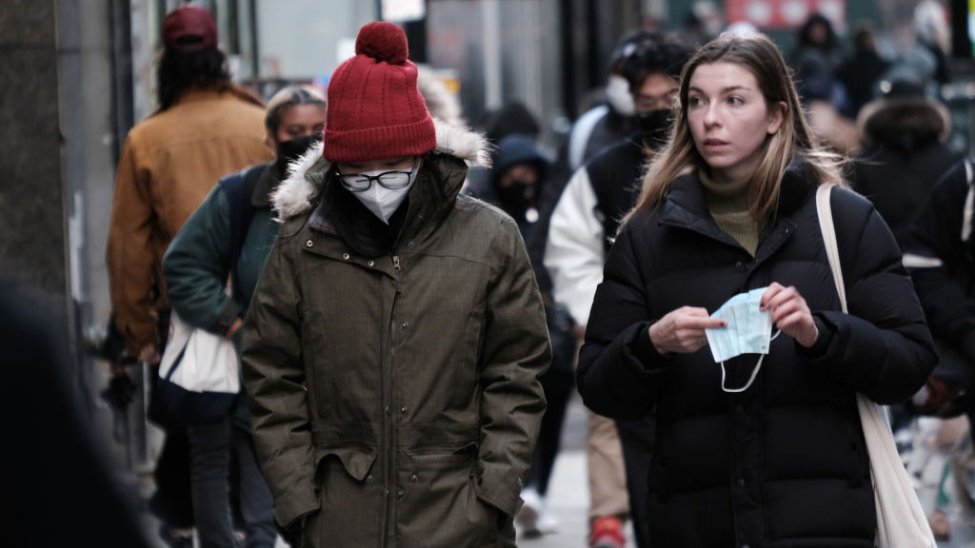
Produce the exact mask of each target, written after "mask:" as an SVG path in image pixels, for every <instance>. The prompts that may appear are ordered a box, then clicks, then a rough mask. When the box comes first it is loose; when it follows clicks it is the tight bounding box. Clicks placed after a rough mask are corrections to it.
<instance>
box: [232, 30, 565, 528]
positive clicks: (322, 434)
mask: <svg viewBox="0 0 975 548" xmlns="http://www.w3.org/2000/svg"><path fill="white" fill-rule="evenodd" d="M355 50H356V55H355V56H354V57H352V58H351V59H348V60H347V61H345V62H344V63H342V64H341V65H340V66H339V67H338V69H336V71H335V73H334V75H333V77H332V79H331V82H330V84H329V88H328V124H327V127H326V130H325V139H324V144H323V146H320V147H316V149H315V150H314V152H313V153H309V154H307V155H306V156H305V157H304V158H303V159H302V161H301V163H300V164H299V165H298V166H297V167H296V169H295V170H294V171H293V172H292V173H291V175H290V176H289V178H288V179H287V180H286V181H285V182H283V183H282V184H281V186H280V188H279V189H278V190H277V191H276V192H275V195H274V207H275V210H276V211H277V213H278V216H279V217H280V218H281V219H282V220H283V224H282V225H281V227H280V229H279V233H278V238H277V240H276V242H275V245H274V248H273V249H272V250H271V253H270V255H269V256H268V260H267V264H266V265H265V268H264V271H263V273H262V275H261V279H260V281H259V282H258V285H257V288H256V290H255V293H254V298H253V300H252V301H251V306H250V309H249V311H248V315H247V319H246V321H245V325H244V342H243V364H244V379H245V381H246V385H247V392H248V394H249V396H250V405H251V419H252V421H253V422H252V424H253V431H254V442H255V445H256V448H257V454H258V458H259V461H260V463H261V467H262V470H263V471H264V473H265V477H266V478H267V480H268V484H269V486H270V488H271V492H272V494H273V496H274V501H275V511H274V512H275V518H276V519H277V521H278V523H279V524H280V525H281V526H282V527H284V528H286V530H288V534H289V536H290V537H292V538H294V539H296V544H297V545H299V546H303V547H310V546H371V545H402V546H458V547H463V546H486V545H503V546H514V527H513V515H514V513H515V512H516V511H517V509H518V507H519V492H520V489H521V478H522V477H523V476H524V474H525V472H526V471H527V470H528V467H529V464H530V459H531V453H532V448H533V446H534V443H535V438H536V435H537V433H538V428H539V423H540V422H541V418H542V414H543V412H544V410H545V400H544V397H543V395H542V388H541V385H540V384H539V382H538V377H540V376H541V375H542V373H544V371H545V370H546V369H547V367H548V364H549V358H550V349H549V344H548V335H547V332H546V328H545V316H544V309H543V305H542V300H541V297H540V295H539V292H538V288H537V285H536V283H535V277H534V276H533V275H532V270H531V265H530V263H529V259H528V255H527V253H526V252H525V248H524V245H523V243H522V240H521V236H520V234H519V233H518V227H517V226H516V224H515V222H514V221H512V220H511V219H510V218H509V217H508V216H506V215H502V214H500V213H499V212H498V211H497V210H496V209H494V208H490V207H486V206H484V205H483V204H482V203H481V202H479V201H477V200H473V199H471V198H468V197H466V196H458V192H459V191H460V187H461V185H462V184H463V182H464V178H465V174H466V172H467V167H466V164H465V161H464V160H465V159H466V160H476V159H482V158H483V150H482V147H483V146H484V142H483V139H482V138H481V137H480V136H478V135H476V134H473V133H468V132H467V131H466V130H465V129H462V128H458V127H456V126H450V125H447V124H443V123H441V122H437V123H435V122H434V121H433V120H432V119H431V117H430V114H429V113H428V112H427V108H426V106H425V105H424V102H423V99H422V98H421V96H420V94H419V93H418V91H417V87H416V67H415V66H414V65H413V63H412V62H410V61H409V60H408V49H407V42H406V35H405V34H404V33H403V30H402V29H400V28H399V27H397V26H395V25H393V24H390V23H385V22H374V23H369V24H367V25H365V26H364V27H363V28H362V29H360V31H359V34H358V37H357V38H356V47H355ZM367 83H368V84H369V85H366V84H367Z"/></svg>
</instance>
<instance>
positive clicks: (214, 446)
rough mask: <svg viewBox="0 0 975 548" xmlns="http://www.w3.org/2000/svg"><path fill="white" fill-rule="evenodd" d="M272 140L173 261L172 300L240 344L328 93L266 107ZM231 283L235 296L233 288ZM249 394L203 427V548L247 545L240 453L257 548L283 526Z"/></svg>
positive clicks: (286, 96)
mask: <svg viewBox="0 0 975 548" xmlns="http://www.w3.org/2000/svg"><path fill="white" fill-rule="evenodd" d="M264 120H265V126H266V127H267V142H268V145H269V146H271V147H273V148H274V149H275V150H276V152H277V155H276V160H275V161H274V162H272V163H268V164H259V165H255V166H251V167H248V168H247V169H245V170H244V171H241V172H240V173H236V174H232V175H229V176H227V177H225V178H224V179H222V180H221V181H220V183H219V184H218V185H216V186H215V187H214V188H213V190H212V191H211V192H210V194H209V195H208V196H207V198H206V200H204V202H203V204H201V205H200V207H199V209H197V210H196V211H195V212H194V213H193V215H192V216H191V217H190V218H189V220H188V221H186V224H184V225H183V228H182V229H180V231H179V233H177V234H176V237H175V238H174V239H173V241H172V243H171V244H170V246H169V250H168V251H167V252H166V255H165V257H164V259H163V270H164V272H165V275H166V284H167V289H168V294H169V300H170V303H171V304H172V306H173V309H174V310H175V311H176V313H177V314H179V317H180V318H181V319H183V320H184V321H186V322H187V323H189V324H191V325H193V326H195V327H200V328H203V329H206V330H208V331H212V332H214V333H217V334H219V335H224V336H226V337H227V338H231V339H233V340H234V341H235V342H238V343H239V339H240V335H239V332H240V327H241V325H242V323H243V317H244V315H245V314H246V312H247V308H248V305H249V304H250V300H251V295H252V294H253V293H254V288H255V287H256V286H257V279H258V277H259V276H260V274H261V270H262V269H263V267H264V262H265V259H266V258H267V255H268V253H269V252H270V250H271V246H272V245H273V244H274V239H275V238H276V237H277V234H278V226H280V225H279V224H278V223H277V222H275V221H274V216H275V215H274V212H273V211H272V209H271V197H270V195H271V193H272V192H273V191H274V190H275V189H276V188H277V187H278V185H279V183H280V182H281V180H282V179H284V178H285V176H286V175H287V169H288V165H289V163H290V162H293V161H296V160H297V159H298V158H299V157H300V156H301V155H302V154H304V153H305V152H306V151H307V150H308V149H309V148H310V147H311V146H312V145H313V144H314V143H315V142H316V141H320V140H321V139H322V132H323V130H324V125H325V96H324V95H323V94H322V93H321V92H320V91H318V90H317V89H316V88H312V87H309V86H289V87H286V88H284V89H282V90H281V91H279V92H278V93H276V94H275V95H274V96H273V97H271V100H270V101H268V104H267V107H266V109H265V118H264ZM228 277H229V278H230V279H231V280H232V289H233V291H232V294H231V295H227V294H226V293H225V291H224V289H225V287H226V285H227V279H228ZM246 400H247V397H246V395H243V394H242V395H241V397H240V399H239V401H238V406H237V409H236V410H235V412H234V413H233V416H231V417H227V420H225V421H222V422H217V423H212V424H210V423H208V424H193V425H190V426H189V427H188V428H187V433H188V435H189V439H190V454H191V457H192V460H191V463H192V464H191V486H192V495H193V515H194V517H195V520H196V528H197V532H198V534H199V537H200V545H201V546H202V547H203V548H208V547H222V546H237V545H238V543H237V541H236V540H235V538H234V533H233V520H232V519H231V512H230V505H229V491H230V489H229V483H228V481H229V478H228V476H229V471H230V462H231V454H232V453H233V454H235V455H236V456H237V459H236V462H237V464H238V471H239V473H238V474H237V477H238V478H239V484H238V486H237V489H236V491H237V493H238V494H239V498H240V510H241V514H242V518H243V524H242V525H243V527H244V534H245V540H244V542H243V543H240V545H241V546H247V547H249V548H256V547H266V548H271V547H273V546H274V542H275V538H276V536H277V529H276V527H275V524H274V519H273V517H272V514H271V512H272V500H271V493H270V492H269V491H268V487H267V484H266V482H265V481H264V478H263V476H262V475H261V472H260V470H259V469H258V465H257V459H256V457H255V455H254V443H253V440H252V437H251V432H250V418H249V416H248V411H247V401H246Z"/></svg>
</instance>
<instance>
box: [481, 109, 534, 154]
mask: <svg viewBox="0 0 975 548" xmlns="http://www.w3.org/2000/svg"><path fill="white" fill-rule="evenodd" d="M483 125H484V136H485V137H487V140H488V142H489V143H491V144H492V145H494V146H497V145H498V143H500V142H501V139H504V138H505V137H507V136H509V135H525V136H527V137H528V138H530V139H533V140H534V139H538V134H539V133H540V132H541V127H540V126H539V125H538V119H537V118H536V117H535V115H534V114H532V112H531V110H529V109H528V107H527V106H525V104H524V103H522V102H521V101H518V100H514V101H509V102H507V103H505V105H504V106H503V107H501V108H499V109H498V110H496V111H492V112H490V113H489V114H488V115H487V116H486V117H485V120H484V124H483Z"/></svg>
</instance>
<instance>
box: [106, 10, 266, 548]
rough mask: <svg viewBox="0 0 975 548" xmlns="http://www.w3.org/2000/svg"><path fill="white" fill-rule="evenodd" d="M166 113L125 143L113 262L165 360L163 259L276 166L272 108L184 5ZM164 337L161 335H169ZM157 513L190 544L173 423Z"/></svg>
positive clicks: (167, 72) (170, 52)
mask: <svg viewBox="0 0 975 548" xmlns="http://www.w3.org/2000/svg"><path fill="white" fill-rule="evenodd" d="M162 38H163V44H164V50H163V54H162V57H161V58H160V60H159V66H158V68H157V72H156V74H157V79H158V81H157V93H158V102H159V110H157V111H156V112H155V113H154V114H153V115H152V116H150V117H149V118H148V119H146V120H144V121H142V122H140V123H139V124H137V125H136V126H135V127H134V128H132V130H131V131H129V134H128V136H127V137H126V139H125V146H124V148H123V150H122V155H121V158H120V159H119V165H118V170H117V173H116V179H115V196H114V199H113V202H112V215H111V219H110V221H109V235H108V249H107V253H106V255H107V263H108V276H109V285H110V288H111V298H112V310H113V313H114V314H115V320H116V324H117V326H118V328H119V330H120V331H121V332H122V334H123V336H124V337H125V339H126V344H127V347H128V349H129V352H130V353H131V354H132V355H134V356H139V357H140V359H141V360H142V361H144V362H148V363H150V364H158V362H159V356H160V354H161V352H162V345H163V344H164V343H165V334H166V333H168V332H169V328H168V319H167V318H168V311H169V303H168V300H167V296H166V287H165V283H164V281H163V276H162V271H161V268H162V256H163V253H164V252H165V250H166V247H167V246H168V245H169V242H170V240H171V239H172V237H173V236H174V235H175V234H176V233H177V232H178V231H179V229H180V227H181V226H182V225H183V223H184V222H185V221H186V219H188V218H189V216H190V215H191V214H192V213H193V211H195V210H196V208H197V206H199V205H200V203H201V202H202V201H203V198H204V197H205V196H206V195H207V193H208V192H209V191H210V189H211V188H213V185H214V184H215V183H216V181H217V180H218V179H219V178H220V177H221V176H223V175H225V174H228V173H231V172H234V171H237V170H240V169H242V168H244V167H246V166H248V165H251V164H254V163H258V162H263V161H267V160H269V159H270V158H271V157H272V155H271V151H270V150H269V149H268V148H267V146H266V145H265V143H264V129H263V126H264V124H263V118H264V114H263V109H262V108H261V104H260V101H259V100H258V99H256V98H255V97H254V96H253V95H252V94H251V93H249V92H248V91H246V90H244V89H242V88H239V87H237V86H235V85H233V84H232V83H231V82H230V76H229V74H228V73H227V66H226V57H225V56H224V54H223V53H222V52H221V51H220V50H219V49H217V27H216V23H215V22H214V20H213V17H211V15H210V14H209V12H207V11H206V10H204V9H203V8H200V7H197V6H192V5H184V6H181V7H179V8H177V9H175V10H173V11H172V12H170V13H169V15H167V16H166V18H165V20H164V21H163V28H162ZM160 334H162V335H161V336H160ZM165 444H166V445H165V446H164V448H163V451H162V454H161V456H160V458H159V461H158V462H157V466H156V487H157V492H156V495H154V497H153V500H152V501H151V503H150V508H152V509H153V511H154V512H156V514H157V515H158V516H159V517H160V519H161V520H162V521H163V528H162V533H163V536H164V537H165V538H167V539H169V540H170V541H171V542H172V544H173V545H174V546H182V545H187V543H189V542H191V541H192V539H191V537H190V531H189V530H188V529H189V528H191V527H192V524H193V517H192V508H191V503H190V501H189V489H188V486H189V465H188V463H189V454H188V449H187V444H186V434H185V431H183V430H181V429H180V428H177V427H167V429H166V442H165Z"/></svg>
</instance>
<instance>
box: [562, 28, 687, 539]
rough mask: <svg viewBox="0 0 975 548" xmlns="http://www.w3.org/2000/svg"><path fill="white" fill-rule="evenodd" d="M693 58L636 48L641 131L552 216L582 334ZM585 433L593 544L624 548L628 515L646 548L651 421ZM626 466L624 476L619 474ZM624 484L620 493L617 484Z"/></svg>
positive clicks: (572, 189) (668, 44) (633, 63)
mask: <svg viewBox="0 0 975 548" xmlns="http://www.w3.org/2000/svg"><path fill="white" fill-rule="evenodd" d="M690 55H691V49H690V47H688V46H687V45H686V44H684V43H683V42H682V41H680V40H678V39H677V38H676V37H674V36H668V35H664V34H648V35H646V37H645V40H643V41H642V42H640V43H639V45H638V47H637V48H636V49H635V50H634V51H633V52H632V53H631V54H630V56H629V57H627V59H626V62H625V63H624V65H623V69H622V71H623V74H624V75H625V76H626V78H627V82H628V84H629V91H630V93H631V94H632V96H633V102H634V105H635V109H636V112H635V116H634V119H635V120H636V122H637V126H638V127H639V130H638V131H636V132H634V133H632V134H631V135H629V136H628V137H627V138H625V139H623V140H621V141H620V142H618V143H616V144H615V145H613V146H611V147H609V148H608V149H607V150H604V151H603V152H601V153H599V154H597V155H596V157H595V158H594V159H593V160H591V161H590V162H589V163H588V164H586V166H585V167H584V168H582V169H580V170H578V171H576V173H575V175H573V177H572V179H570V180H569V182H568V184H567V185H566V188H565V191H564V192H563V194H562V196H561V198H560V199H559V201H558V205H557V206H556V207H555V211H554V213H553V214H552V219H551V227H550V228H549V234H548V242H547V247H546V250H545V266H546V267H547V269H548V271H549V272H551V275H552V279H553V282H554V284H553V287H554V292H553V293H554V298H555V300H556V302H558V303H560V304H562V305H564V306H566V307H567V309H568V311H569V313H570V315H571V317H572V318H573V320H574V323H575V324H576V325H577V326H578V327H579V330H580V331H581V330H583V329H584V328H585V325H586V322H587V320H588V317H589V309H590V307H591V306H592V297H593V294H594V293H595V292H596V286H597V285H598V284H599V281H600V280H601V279H602V274H603V263H604V261H605V257H606V253H607V252H608V251H609V248H610V247H611V245H612V241H613V239H614V238H615V236H616V232H617V229H618V228H619V222H620V220H621V219H622V218H623V216H624V215H625V214H626V212H627V211H629V210H630V209H631V208H632V207H633V205H634V203H635V202H636V198H637V195H638V193H639V189H640V181H641V179H642V175H643V171H644V167H645V165H646V163H647V162H648V160H649V159H650V158H652V156H653V154H654V152H655V151H657V150H659V149H660V148H662V147H663V146H665V145H666V143H667V140H668V138H669V137H670V131H671V128H672V126H673V112H674V111H673V106H674V100H675V99H676V96H677V92H678V90H679V78H680V71H681V69H682V68H683V66H684V63H685V62H686V61H687V59H688V58H689V57H690ZM589 425H590V434H589V438H588V441H589V463H590V464H589V467H590V468H589V473H590V477H589V482H590V490H591V492H592V493H593V495H592V496H593V498H592V504H591V507H590V512H589V517H590V520H591V521H592V524H591V525H592V527H591V528H592V533H591V544H592V545H593V546H603V545H605V546H614V545H616V546H618V545H622V544H623V541H624V536H623V532H622V530H623V520H625V519H626V518H627V517H629V515H630V514H632V517H633V520H634V531H635V533H636V535H635V536H636V541H637V545H638V546H640V547H646V546H649V545H650V541H649V538H648V537H649V533H648V531H647V528H646V524H647V505H646V498H647V497H646V476H647V471H648V470H649V459H650V453H651V450H652V445H653V421H652V419H651V418H650V417H649V416H648V417H641V418H639V419H636V420H627V421H615V425H614V421H611V420H609V419H606V418H604V417H600V416H598V415H595V414H593V415H591V416H590V419H589ZM617 432H618V435H617ZM621 442H622V455H623V458H622V461H621V460H620V457H619V453H620V450H621V449H620V447H621V446H620V443H621ZM624 464H625V469H626V473H625V474H620V473H618V471H619V467H620V466H622V465H624ZM622 477H625V478H626V485H625V487H626V490H625V491H624V486H623V485H621V484H620V481H619V480H617V479H616V478H622ZM627 492H628V495H629V496H628V497H627ZM627 500H628V501H629V502H628V503H627ZM608 501H614V502H611V503H610V502H608ZM599 543H602V544H599ZM613 543H615V544H613Z"/></svg>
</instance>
